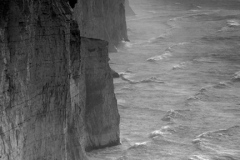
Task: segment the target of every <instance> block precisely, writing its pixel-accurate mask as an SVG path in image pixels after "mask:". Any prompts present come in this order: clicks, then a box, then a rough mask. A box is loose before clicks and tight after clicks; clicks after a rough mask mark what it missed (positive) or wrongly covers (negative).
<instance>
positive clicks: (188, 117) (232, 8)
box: [89, 0, 240, 160]
mask: <svg viewBox="0 0 240 160" xmlns="http://www.w3.org/2000/svg"><path fill="white" fill-rule="evenodd" d="M130 3H131V5H132V7H133V9H134V10H135V12H136V14H137V15H136V16H133V17H128V18H127V25H128V35H129V39H130V40H131V42H123V43H122V46H121V48H119V52H118V53H111V54H110V58H111V62H110V63H111V67H112V68H113V69H114V70H116V71H118V72H121V77H122V78H121V79H115V80H114V83H115V92H116V96H117V99H118V108H119V112H120V115H121V126H120V127H121V141H122V145H120V146H116V147H112V148H107V149H103V150H98V151H94V152H91V153H90V154H89V155H90V157H92V158H96V159H107V160H239V159H240V1H237V0H131V1H130Z"/></svg>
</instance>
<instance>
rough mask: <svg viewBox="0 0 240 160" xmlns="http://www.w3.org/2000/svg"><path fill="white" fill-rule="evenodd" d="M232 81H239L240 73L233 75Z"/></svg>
mask: <svg viewBox="0 0 240 160" xmlns="http://www.w3.org/2000/svg"><path fill="white" fill-rule="evenodd" d="M232 80H233V81H240V71H238V72H236V73H234V75H233V78H232Z"/></svg>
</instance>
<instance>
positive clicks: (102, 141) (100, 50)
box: [82, 38, 120, 151]
mask: <svg viewBox="0 0 240 160" xmlns="http://www.w3.org/2000/svg"><path fill="white" fill-rule="evenodd" d="M82 48H83V50H82V52H83V53H85V55H86V61H85V62H86V94H87V95H86V96H87V98H86V113H85V122H86V132H87V137H86V146H85V147H86V150H87V151H89V150H92V149H97V148H102V147H106V146H112V145H116V144H119V143H120V141H119V121H120V118H119V114H118V109H117V100H116V97H115V95H114V86H113V81H112V74H111V69H110V67H109V64H108V60H109V58H108V52H107V42H106V41H103V40H97V39H89V38H82Z"/></svg>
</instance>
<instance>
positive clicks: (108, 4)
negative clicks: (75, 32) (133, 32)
mask: <svg viewBox="0 0 240 160" xmlns="http://www.w3.org/2000/svg"><path fill="white" fill-rule="evenodd" d="M124 1H125V0H78V4H76V6H75V15H76V20H77V21H78V22H79V25H80V30H81V36H83V37H91V38H95V39H101V40H105V41H108V42H109V50H110V51H115V48H114V47H116V46H117V45H118V43H119V42H121V41H128V37H127V27H126V20H125V8H124Z"/></svg>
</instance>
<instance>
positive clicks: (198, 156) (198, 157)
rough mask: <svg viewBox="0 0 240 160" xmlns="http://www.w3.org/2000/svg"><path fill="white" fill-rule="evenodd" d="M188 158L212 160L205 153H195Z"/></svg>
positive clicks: (189, 159)
mask: <svg viewBox="0 0 240 160" xmlns="http://www.w3.org/2000/svg"><path fill="white" fill-rule="evenodd" d="M188 160H210V157H209V156H205V155H193V156H191V157H189V158H188Z"/></svg>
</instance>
